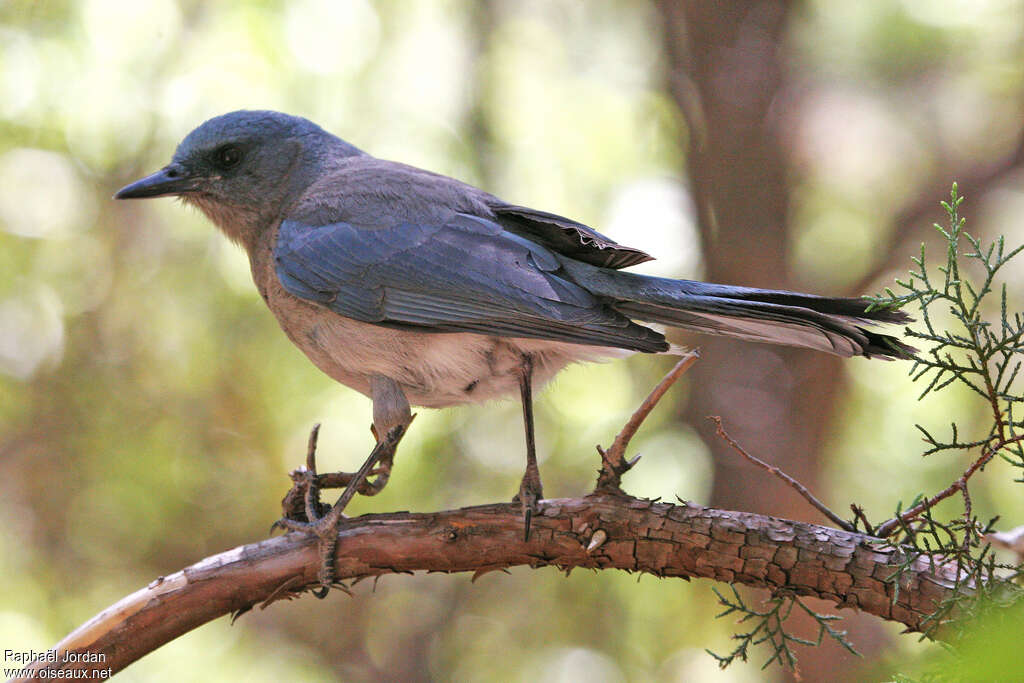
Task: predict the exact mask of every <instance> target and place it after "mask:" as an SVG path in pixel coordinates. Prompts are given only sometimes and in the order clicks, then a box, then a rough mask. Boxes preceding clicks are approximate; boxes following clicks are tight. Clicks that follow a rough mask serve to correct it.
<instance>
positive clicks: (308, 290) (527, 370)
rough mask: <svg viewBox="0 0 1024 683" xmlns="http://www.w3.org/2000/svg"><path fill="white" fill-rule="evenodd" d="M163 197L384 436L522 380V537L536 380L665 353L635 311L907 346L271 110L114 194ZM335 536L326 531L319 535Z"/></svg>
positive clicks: (199, 137)
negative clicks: (243, 269) (192, 222)
mask: <svg viewBox="0 0 1024 683" xmlns="http://www.w3.org/2000/svg"><path fill="white" fill-rule="evenodd" d="M164 196H176V197H178V198H180V199H182V200H183V201H184V202H185V203H187V204H190V205H193V206H195V207H198V209H199V210H200V211H201V212H202V213H204V214H205V215H206V216H207V217H208V218H209V219H210V221H212V222H213V223H214V225H216V226H217V227H218V228H219V229H220V230H221V231H222V232H223V233H224V234H225V235H226V236H227V237H228V238H229V239H230V240H232V241H233V242H236V243H237V244H239V245H241V247H243V248H244V249H245V251H246V253H247V254H248V257H249V263H250V266H251V271H252V276H253V281H254V282H255V285H256V288H257V289H258V291H259V293H260V295H261V296H262V298H263V300H264V301H265V302H266V304H267V306H268V307H269V308H270V310H271V312H272V313H273V315H274V316H275V317H276V318H277V321H278V323H279V324H280V326H281V328H282V329H283V331H284V333H285V334H286V335H287V336H288V338H289V339H290V340H291V341H292V342H293V343H294V344H295V345H296V346H298V348H299V349H301V350H302V351H303V352H304V353H305V354H306V356H308V358H309V359H310V360H311V361H312V362H313V363H314V364H315V365H316V366H317V367H318V368H320V370H322V371H323V372H324V373H326V374H327V375H328V376H330V377H332V378H333V379H334V380H336V381H338V382H340V383H341V384H343V385H346V386H348V387H351V388H352V389H355V390H356V391H358V392H360V393H362V394H365V395H366V396H368V397H369V398H370V399H371V401H372V412H373V431H374V434H375V435H376V436H377V438H378V440H380V439H382V438H383V437H384V435H387V434H390V433H393V430H401V429H404V428H406V427H407V426H408V425H409V422H410V420H411V419H412V413H411V405H415V406H422V407H427V408H443V407H447V406H452V405H458V404H466V403H480V402H486V401H489V400H491V399H495V398H502V397H507V396H514V395H515V394H516V393H517V392H518V394H519V397H520V400H521V402H522V406H523V416H524V424H525V432H526V471H525V473H524V475H523V479H522V482H521V484H520V487H519V492H518V494H517V496H516V499H515V500H518V501H519V503H520V504H521V506H522V509H523V518H524V526H525V528H526V537H527V538H528V537H529V524H530V518H531V516H532V515H533V514H534V513H535V512H536V511H537V509H538V506H539V504H540V501H541V500H542V497H543V488H542V484H541V479H540V474H539V470H538V468H537V459H536V447H535V444H534V428H533V408H532V396H533V390H534V389H535V388H536V387H538V386H540V385H542V384H544V383H545V382H547V381H548V380H550V379H551V377H553V376H554V375H555V374H556V373H557V372H559V371H560V370H562V369H563V368H564V367H566V366H567V365H569V364H572V363H575V362H579V361H590V360H600V359H608V358H614V357H619V356H622V355H628V354H630V353H671V352H673V349H674V347H673V346H672V345H671V344H670V343H669V342H668V341H667V339H666V337H665V334H664V333H663V332H661V331H659V330H657V329H655V328H652V327H650V326H649V325H648V324H643V323H649V324H660V325H664V326H668V327H675V328H682V329H686V330H690V331H694V332H698V333H706V334H711V335H722V336H727V337H736V338H740V339H744V340H748V341H754V342H768V343H773V344H779V345H786V346H796V347H804V348H808V349H814V350H817V351H823V352H826V353H831V354H835V355H838V356H844V357H851V356H864V357H868V358H883V359H897V358H910V357H912V356H913V353H914V349H913V348H911V347H910V346H908V345H906V344H904V343H903V342H902V341H900V340H899V339H898V338H897V337H895V336H891V335H887V334H881V333H879V332H876V331H874V330H872V329H870V328H871V327H872V326H874V325H876V324H879V323H904V322H907V321H909V319H910V318H909V316H907V315H906V314H905V313H903V312H901V311H898V310H893V309H890V308H875V307H872V305H871V304H870V302H869V300H867V299H864V298H829V297H823V296H817V295H813V294H802V293H798V292H790V291H782V290H772V289H757V288H751V287H740V286H732V285H723V284H712V283H705V282H698V281H691V280H675V279H669V278H662V277H654V276H649V275H642V274H638V273H635V272H629V271H627V270H624V269H626V268H629V267H631V266H635V265H637V264H640V263H643V262H646V261H649V260H651V259H652V257H651V256H650V255H648V254H647V253H645V252H644V251H641V250H639V249H635V248H632V247H629V246H625V245H622V244H619V243H617V242H615V241H613V240H612V239H610V238H608V237H606V236H604V235H602V234H601V233H599V232H597V231H596V230H594V229H593V228H591V227H589V226H587V225H584V224H582V223H579V222H577V221H574V220H572V219H570V218H566V217H563V216H560V215H557V214H554V213H549V212H546V211H540V210H537V209H532V208H529V207H526V206H521V205H517V204H512V203H509V202H506V201H504V200H502V199H500V198H498V197H497V196H495V195H493V194H490V193H489V192H486V191H484V190H482V189H479V188H477V187H474V186H472V185H469V184H466V183H463V182H461V181H459V180H456V179H453V178H450V177H446V176H443V175H439V174H436V173H432V172H430V171H426V170H423V169H420V168H416V167H413V166H408V165H405V164H402V163H399V162H396V161H389V160H384V159H379V158H376V157H374V156H372V155H370V154H368V153H366V152H364V151H362V150H360V149H359V148H357V147H355V146H354V145H352V144H350V143H348V142H346V141H344V140H342V139H341V138H339V137H337V136H335V135H333V134H331V133H329V132H327V131H326V130H324V129H323V128H321V127H320V126H318V125H317V124H315V123H313V122H312V121H309V120H307V119H305V118H302V117H298V116H292V115H289V114H284V113H280V112H274V111H253V110H241V111H234V112H230V113H227V114H223V115H220V116H217V117H214V118H211V119H209V120H207V121H205V122H204V123H202V124H201V125H199V126H198V127H197V128H196V129H195V130H193V131H192V132H191V133H189V134H188V135H187V136H186V137H185V138H184V139H183V140H182V141H181V143H180V144H179V145H178V147H177V149H176V150H175V152H174V154H173V156H172V158H171V161H170V163H169V164H167V165H166V166H164V167H163V168H162V169H160V170H158V171H156V172H155V173H153V174H151V175H149V176H147V177H144V178H142V179H141V180H138V181H136V182H133V183H131V184H129V185H127V186H125V187H123V188H122V189H120V190H119V191H118V192H117V193H116V194H115V195H114V197H115V198H116V199H144V198H153V197H164ZM321 521H322V520H321ZM335 524H336V520H335ZM289 528H291V527H289ZM333 532H334V528H329V529H325V528H323V526H321V527H320V528H319V533H320V534H321V538H324V537H325V534H328V533H333Z"/></svg>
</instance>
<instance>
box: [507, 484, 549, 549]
mask: <svg viewBox="0 0 1024 683" xmlns="http://www.w3.org/2000/svg"><path fill="white" fill-rule="evenodd" d="M530 474H531V471H530V470H529V469H528V470H527V472H526V474H525V475H524V476H523V483H522V484H520V485H519V493H517V494H516V496H515V497H514V498H513V499H512V502H513V503H519V504H520V505H521V506H522V509H523V540H524V541H529V540H530V527H531V525H532V522H533V517H534V515H536V514H538V513H539V512H540V501H541V500H542V499H543V497H544V489H543V487H542V486H541V483H540V474H539V473H537V472H536V471H533V476H532V477H531V476H530Z"/></svg>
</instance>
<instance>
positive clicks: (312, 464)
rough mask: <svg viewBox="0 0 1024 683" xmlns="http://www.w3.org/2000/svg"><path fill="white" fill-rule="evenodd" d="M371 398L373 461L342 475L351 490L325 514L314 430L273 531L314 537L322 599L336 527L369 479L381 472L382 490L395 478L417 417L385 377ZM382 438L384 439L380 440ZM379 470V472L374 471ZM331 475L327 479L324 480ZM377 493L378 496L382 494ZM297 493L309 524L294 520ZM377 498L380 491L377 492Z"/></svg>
mask: <svg viewBox="0 0 1024 683" xmlns="http://www.w3.org/2000/svg"><path fill="white" fill-rule="evenodd" d="M371 388H372V393H373V422H374V424H373V427H372V430H373V433H374V436H376V437H378V438H377V445H376V446H375V447H374V449H373V451H371V452H370V456H369V457H368V458H367V459H366V462H364V463H363V465H362V467H360V468H359V469H358V470H357V471H356V472H355V473H353V474H351V475H349V474H348V473H344V472H342V473H336V474H343V475H345V476H346V478H347V479H348V482H347V486H346V487H345V490H344V491H343V492H342V494H341V496H339V497H338V501H337V502H336V503H335V504H334V505H333V506H332V507H331V508H330V510H328V511H327V512H326V513H324V511H323V510H324V507H323V505H322V504H320V489H321V488H324V483H323V481H322V480H321V476H320V475H317V472H316V438H317V433H318V431H319V430H318V428H314V429H313V433H312V434H310V440H309V450H308V452H307V454H306V467H305V468H304V469H301V470H297V471H296V472H293V473H292V479H293V480H294V481H295V486H293V488H292V491H291V492H289V495H288V496H286V497H285V501H282V504H283V505H285V510H286V513H285V517H282V518H281V519H279V520H278V521H276V522H274V526H273V527H272V529H273V528H282V529H287V530H289V531H302V532H305V533H311V534H314V535H315V536H317V538H318V539H319V550H320V571H319V573H318V577H317V578H318V580H319V582H320V588H319V589H318V590H316V591H314V592H313V594H314V595H316V596H317V597H318V598H323V597H326V596H327V592H328V590H330V587H331V586H332V585H333V584H334V580H335V578H336V576H335V564H334V553H335V550H336V549H337V546H338V527H339V525H340V524H341V520H342V519H344V517H345V515H344V514H343V513H344V510H345V507H346V506H347V505H348V504H349V502H350V501H351V500H352V498H353V497H354V496H355V494H356V493H358V492H360V490H361V489H362V487H363V486H364V485H365V484H367V481H366V478H367V477H368V476H370V475H371V474H373V473H377V474H378V477H377V482H376V483H378V484H379V487H380V488H383V483H380V481H381V479H383V480H384V483H386V482H387V476H388V475H389V474H390V473H391V465H392V463H393V462H394V457H395V450H396V449H397V448H398V442H399V441H401V439H402V436H403V435H404V434H405V431H406V429H408V427H409V424H410V423H411V422H412V419H413V417H415V416H414V415H413V414H412V413H411V411H410V409H409V402H408V401H407V400H406V398H405V394H404V393H403V392H402V390H401V388H400V387H399V386H398V384H396V383H395V382H394V381H393V380H390V379H388V378H385V377H374V378H373V380H372V381H371ZM381 434H382V435H383V436H382V437H380V436H378V435H381ZM375 468H376V469H375ZM325 476H327V475H325ZM380 488H378V489H377V491H379V490H380ZM296 492H301V493H302V500H303V507H304V508H305V509H304V514H305V517H306V520H308V521H302V520H300V519H295V516H296V515H292V514H289V513H288V507H287V505H288V502H289V498H291V499H292V504H293V506H294V499H295V498H296V496H297V493H296ZM375 493H376V491H375Z"/></svg>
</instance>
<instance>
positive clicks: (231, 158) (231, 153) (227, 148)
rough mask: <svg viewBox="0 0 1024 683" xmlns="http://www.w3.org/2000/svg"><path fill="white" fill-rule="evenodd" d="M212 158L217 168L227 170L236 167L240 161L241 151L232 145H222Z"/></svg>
mask: <svg viewBox="0 0 1024 683" xmlns="http://www.w3.org/2000/svg"><path fill="white" fill-rule="evenodd" d="M214 158H215V159H216V161H217V165H218V166H219V167H221V168H223V169H229V168H231V167H232V166H236V165H237V164H238V162H239V161H241V160H242V150H240V149H238V148H237V147H235V146H234V145H224V146H223V147H220V148H218V149H217V151H216V152H215V153H214Z"/></svg>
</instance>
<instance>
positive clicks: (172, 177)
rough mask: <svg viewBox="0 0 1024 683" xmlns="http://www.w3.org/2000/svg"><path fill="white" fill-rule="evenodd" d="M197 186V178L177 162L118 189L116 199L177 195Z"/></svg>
mask: <svg viewBox="0 0 1024 683" xmlns="http://www.w3.org/2000/svg"><path fill="white" fill-rule="evenodd" d="M195 187H196V178H194V177H191V176H189V174H188V173H186V172H185V171H184V169H182V168H181V167H180V166H178V165H177V164H171V165H170V166H165V167H164V168H162V169H160V170H159V171H157V172H156V173H154V174H152V175H148V176H146V177H145V178H143V179H142V180H136V181H135V182H134V183H132V184H130V185H125V186H124V187H122V188H121V189H120V190H118V191H117V194H115V195H114V199H148V198H150V197H166V196H167V195H177V194H182V193H183V192H188V191H190V190H194V189H195Z"/></svg>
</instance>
